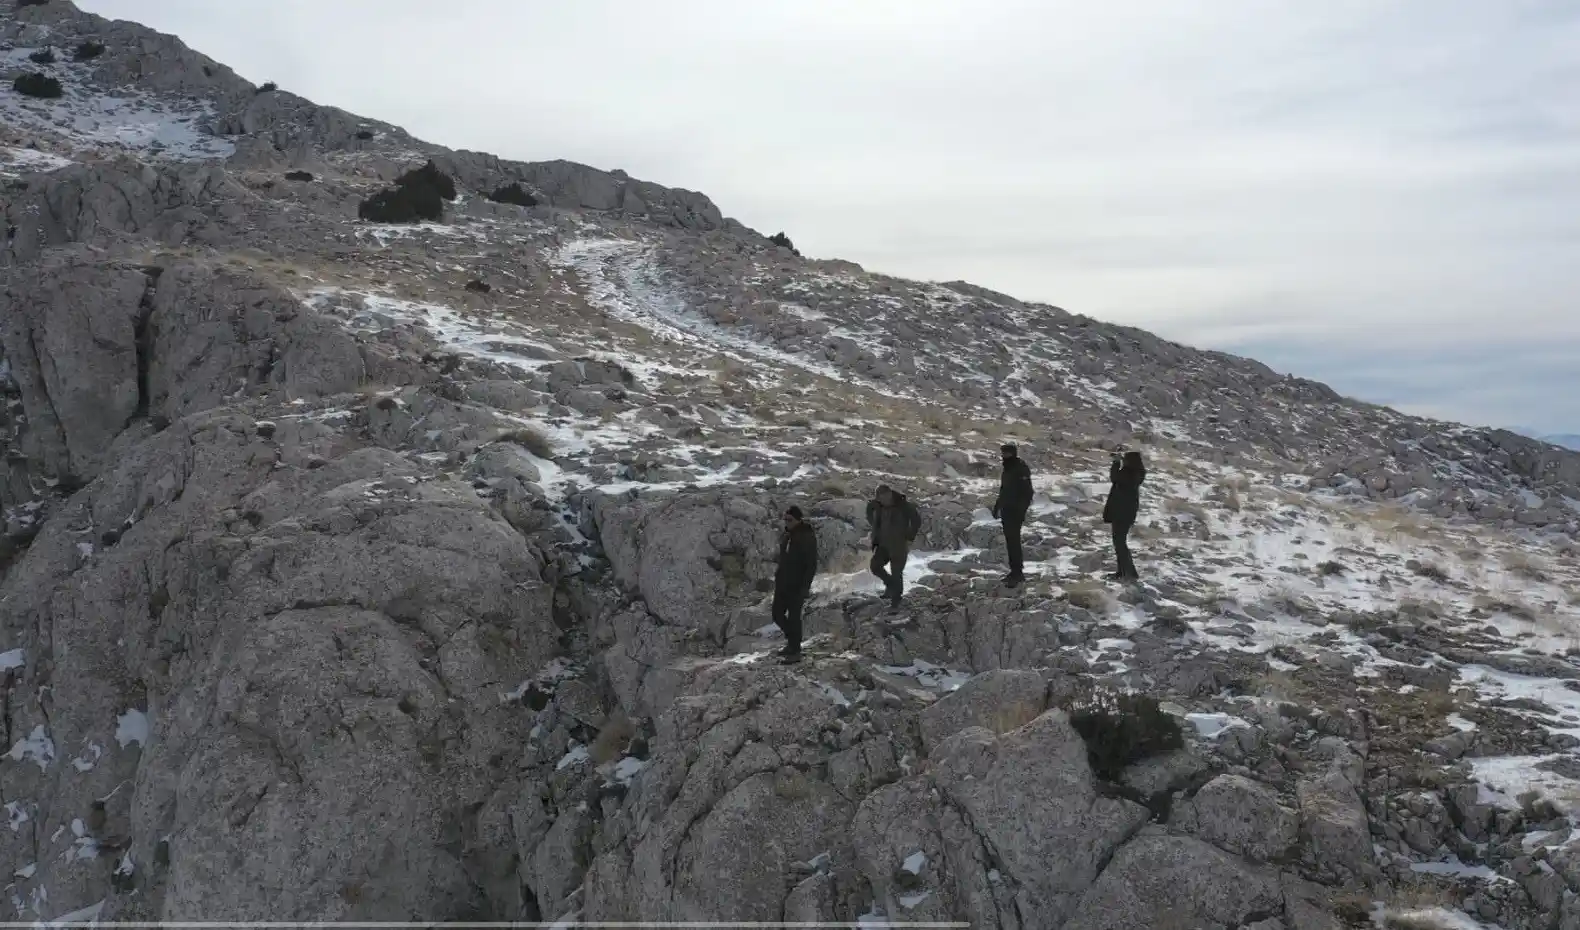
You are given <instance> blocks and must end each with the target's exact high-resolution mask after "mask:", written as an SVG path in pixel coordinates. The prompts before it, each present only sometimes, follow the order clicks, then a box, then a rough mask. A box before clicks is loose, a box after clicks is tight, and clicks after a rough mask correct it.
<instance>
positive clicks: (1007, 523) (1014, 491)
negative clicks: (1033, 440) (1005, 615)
mask: <svg viewBox="0 0 1580 930" xmlns="http://www.w3.org/2000/svg"><path fill="white" fill-rule="evenodd" d="M999 452H1000V454H1002V455H1003V457H1004V474H1003V476H1002V477H1000V478H999V484H998V499H997V500H995V501H994V502H993V519H995V520H998V521H1000V522H1001V523H1002V524H1003V526H1004V548H1005V550H1007V551H1008V552H1009V574H1008V575H1005V576H1004V583H1005V584H1007V585H1009V586H1010V587H1012V588H1013V587H1015V586H1016V585H1018V584H1020V583H1021V582H1023V581H1025V580H1026V575H1025V569H1026V558H1025V554H1024V552H1023V550H1022V549H1021V544H1020V530H1021V527H1022V526H1025V524H1026V511H1028V510H1030V509H1031V498H1032V493H1033V492H1032V488H1031V469H1030V468H1028V467H1027V466H1026V460H1025V459H1023V458H1021V457H1020V450H1019V449H1017V448H1016V447H1015V444H1014V443H1005V444H1004V445H1003V446H1001V447H1000V448H999Z"/></svg>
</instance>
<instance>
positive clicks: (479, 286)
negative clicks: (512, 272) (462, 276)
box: [466, 281, 493, 294]
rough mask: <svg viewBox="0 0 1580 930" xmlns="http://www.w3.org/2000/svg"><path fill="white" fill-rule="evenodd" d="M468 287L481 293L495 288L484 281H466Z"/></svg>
mask: <svg viewBox="0 0 1580 930" xmlns="http://www.w3.org/2000/svg"><path fill="white" fill-rule="evenodd" d="M466 289H467V290H469V291H475V292H477V293H479V294H487V293H488V292H489V291H491V290H493V288H491V287H489V286H488V285H487V284H485V283H484V282H482V281H468V282H466Z"/></svg>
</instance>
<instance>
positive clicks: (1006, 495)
mask: <svg viewBox="0 0 1580 930" xmlns="http://www.w3.org/2000/svg"><path fill="white" fill-rule="evenodd" d="M1032 494H1033V491H1032V489H1031V469H1030V468H1028V467H1026V461H1025V459H1022V458H1021V457H1020V456H1018V455H1017V456H1015V457H1014V458H1012V459H1006V460H1005V461H1004V475H1003V477H1001V478H1000V479H999V483H998V500H996V501H994V502H993V513H994V515H995V516H998V517H1002V518H1004V519H1006V520H1024V519H1026V511H1028V510H1030V509H1031V498H1032Z"/></svg>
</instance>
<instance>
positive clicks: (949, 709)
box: [918, 669, 1048, 751]
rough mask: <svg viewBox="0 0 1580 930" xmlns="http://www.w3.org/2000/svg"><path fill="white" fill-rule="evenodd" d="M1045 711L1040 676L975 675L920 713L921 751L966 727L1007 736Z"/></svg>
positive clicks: (1008, 672)
mask: <svg viewBox="0 0 1580 930" xmlns="http://www.w3.org/2000/svg"><path fill="white" fill-rule="evenodd" d="M1047 707H1048V683H1047V681H1045V680H1044V679H1043V677H1042V674H1041V673H1040V672H1033V671H1029V670H1026V669H995V670H994V671H990V672H983V673H982V674H980V675H974V676H972V678H971V679H970V680H969V681H967V682H966V683H965V684H963V685H961V686H960V687H959V688H956V689H955V690H954V691H951V692H950V693H948V694H946V695H944V696H943V697H942V698H940V699H939V700H938V701H937V702H936V703H935V704H933V705H932V706H930V707H928V708H927V709H926V710H924V711H922V713H921V716H920V717H919V718H918V723H919V724H920V726H921V732H922V748H923V749H924V750H926V751H931V750H932V748H933V747H935V746H937V745H938V744H939V743H942V742H943V741H944V740H945V739H947V738H948V737H950V736H953V735H954V734H956V733H958V732H960V731H961V730H964V729H966V728H968V727H985V728H986V729H989V730H992V731H993V732H994V733H1006V732H1008V731H1010V730H1013V729H1016V728H1017V727H1020V726H1021V725H1022V724H1025V723H1028V722H1030V721H1031V720H1032V719H1034V718H1036V717H1038V716H1040V715H1041V714H1042V712H1043V711H1044V710H1046V709H1047Z"/></svg>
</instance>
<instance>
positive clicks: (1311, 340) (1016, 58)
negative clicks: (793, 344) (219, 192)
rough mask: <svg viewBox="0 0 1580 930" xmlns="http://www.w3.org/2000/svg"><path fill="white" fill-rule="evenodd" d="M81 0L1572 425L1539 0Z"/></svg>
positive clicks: (1569, 241)
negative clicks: (1561, 353) (1559, 350)
mask: <svg viewBox="0 0 1580 930" xmlns="http://www.w3.org/2000/svg"><path fill="white" fill-rule="evenodd" d="M81 2H82V3H83V5H84V6H85V7H87V8H89V9H93V10H94V11H96V12H101V13H104V14H106V15H111V16H120V17H127V18H135V19H139V20H141V21H142V22H145V23H148V24H149V25H152V26H154V27H155V28H159V29H163V30H166V31H171V32H176V33H178V34H180V35H182V36H183V38H185V39H187V41H188V42H189V43H190V44H192V45H194V46H196V47H199V48H202V49H203V50H205V51H207V52H208V53H209V54H212V55H214V56H215V57H218V58H220V59H222V60H224V61H226V62H227V63H229V64H231V65H232V66H233V67H236V68H237V69H238V70H239V71H241V72H242V73H244V74H246V75H248V76H249V77H252V78H253V79H255V80H259V81H262V80H275V81H279V82H280V83H281V84H282V85H283V86H286V87H288V88H290V89H292V90H295V91H298V92H299V93H302V94H304V95H306V96H309V97H312V98H314V99H317V100H320V101H323V102H329V103H334V104H336V105H339V106H343V107H345V108H347V109H350V110H353V111H357V112H363V113H366V114H369V115H374V116H377V117H379V118H383V119H388V120H390V121H392V122H396V123H400V124H401V125H404V126H406V127H407V128H408V129H410V130H411V131H413V132H415V133H417V134H419V135H422V136H424V137H426V138H431V139H433V140H435V141H440V142H443V143H445V144H447V145H452V146H457V147H468V148H476V149H483V150H488V151H494V152H498V153H499V154H502V155H507V156H510V157H516V158H526V159H537V158H570V159H575V160H579V161H585V162H588V163H591V164H596V165H600V166H603V167H619V168H624V169H626V170H627V171H630V172H631V173H632V174H634V175H636V176H638V177H644V178H649V179H652V180H655V181H658V182H660V183H665V184H672V185H678V186H683V187H690V188H693V189H697V190H702V191H705V192H706V193H708V194H709V195H710V196H712V197H713V198H714V199H715V201H717V202H718V203H719V204H720V206H721V207H722V208H723V209H724V210H725V212H726V213H729V214H731V215H734V216H736V217H738V218H740V219H741V220H742V221H743V222H746V223H748V224H749V225H752V226H754V227H756V228H759V229H761V230H763V231H764V232H773V231H777V230H780V229H783V230H785V231H786V232H788V233H789V234H790V235H791V236H792V237H793V238H794V239H795V241H796V243H797V245H798V246H800V247H801V248H802V249H803V251H805V252H808V253H810V254H814V255H822V256H837V257H842V258H848V259H852V260H855V261H859V262H862V263H863V264H866V265H867V266H869V267H871V268H874V269H875V270H882V271H888V272H891V273H896V274H903V275H907V276H913V277H922V278H930V279H937V280H946V279H953V278H966V279H969V280H973V281H977V282H979V283H981V284H984V285H986V286H989V287H993V288H995V289H998V290H1002V291H1006V292H1008V293H1013V294H1016V295H1018V296H1021V297H1025V298H1029V299H1036V300H1044V301H1047V302H1049V303H1054V304H1057V305H1059V306H1063V307H1065V308H1067V309H1070V310H1073V311H1077V312H1082V313H1086V314H1089V315H1091V316H1095V317H1099V318H1104V319H1110V320H1114V321H1118V322H1124V323H1130V324H1134V325H1139V326H1145V327H1147V328H1150V329H1153V330H1156V331H1158V332H1159V333H1161V334H1163V335H1166V336H1168V337H1170V338H1175V339H1179V340H1181V341H1184V342H1189V343H1193V344H1198V345H1206V346H1212V347H1219V348H1225V349H1228V350H1231V351H1240V352H1245V353H1247V354H1253V355H1257V356H1258V357H1260V358H1262V359H1263V360H1264V361H1267V362H1268V363H1269V364H1273V365H1275V367H1293V368H1294V369H1295V370H1296V371H1297V372H1298V373H1300V374H1303V375H1307V376H1310V377H1316V378H1321V379H1323V380H1328V381H1329V382H1330V383H1332V384H1333V385H1334V386H1335V387H1336V388H1338V389H1339V390H1341V391H1345V392H1347V393H1352V394H1355V395H1357V396H1361V397H1364V398H1365V399H1368V400H1373V401H1380V402H1385V403H1391V404H1395V405H1398V406H1401V407H1404V408H1406V409H1410V410H1412V411H1423V412H1424V411H1431V412H1433V413H1434V414H1435V415H1440V416H1444V417H1449V418H1454V419H1465V420H1485V421H1487V422H1510V421H1508V420H1499V419H1497V418H1500V417H1505V416H1516V415H1517V421H1518V422H1524V423H1529V424H1531V425H1533V426H1536V427H1539V428H1543V429H1552V430H1560V429H1566V430H1570V431H1575V430H1580V411H1577V410H1575V409H1574V407H1573V404H1572V402H1569V401H1567V400H1566V399H1565V398H1572V397H1575V396H1580V374H1576V372H1575V371H1574V370H1572V369H1575V368H1576V367H1580V366H1573V365H1569V366H1564V365H1562V364H1559V363H1555V362H1553V361H1552V360H1551V359H1550V353H1551V352H1552V351H1553V350H1552V347H1553V346H1561V347H1576V346H1580V313H1575V312H1574V307H1573V302H1574V300H1575V296H1574V295H1576V294H1577V293H1580V287H1577V285H1580V262H1577V261H1575V260H1574V256H1575V254H1576V245H1577V244H1580V171H1576V170H1575V167H1574V166H1575V165H1576V164H1580V109H1577V108H1576V107H1575V104H1574V101H1575V100H1577V99H1580V64H1577V62H1580V58H1577V56H1576V55H1575V50H1576V49H1577V48H1580V10H1577V9H1576V8H1575V7H1573V5H1572V4H1562V3H1557V2H1545V0H1500V2H1498V3H1485V2H1482V0H1401V2H1397V3H1391V4H1379V3H1375V2H1372V0H1329V2H1325V3H1321V4H1266V3H1259V2H1256V0H1221V2H1215V3H1212V4H1180V3H1173V2H1166V0H1115V2H1110V3H1103V4H1090V3H1081V2H1077V0H1065V2H1049V0H997V2H995V3H992V4H980V3H973V2H970V0H904V2H902V0H868V2H864V3H861V4H848V3H843V2H835V0H762V2H753V3H740V2H738V0H675V2H671V3H665V4H637V3H630V2H622V0H579V2H577V3H574V4H523V3H517V2H511V0H459V2H455V3H450V4H435V3H432V2H431V0H330V2H324V0H312V2H308V0H268V2H265V0H227V2H225V3H222V4H215V3H212V2H211V0H81ZM1483 356H1485V358H1483ZM1570 357H1575V356H1573V355H1571V356H1570ZM1279 360H1285V362H1287V364H1281V363H1280V361H1279ZM1467 365H1469V366H1473V369H1474V370H1475V371H1477V372H1482V373H1484V377H1478V378H1476V379H1464V378H1460V379H1458V380H1457V381H1456V379H1455V378H1453V377H1452V372H1454V371H1456V370H1463V369H1464V366H1467ZM1411 372H1415V374H1413V375H1412V374H1410V373H1411Z"/></svg>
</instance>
